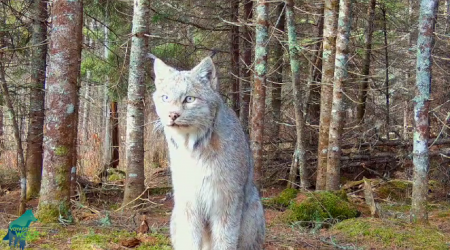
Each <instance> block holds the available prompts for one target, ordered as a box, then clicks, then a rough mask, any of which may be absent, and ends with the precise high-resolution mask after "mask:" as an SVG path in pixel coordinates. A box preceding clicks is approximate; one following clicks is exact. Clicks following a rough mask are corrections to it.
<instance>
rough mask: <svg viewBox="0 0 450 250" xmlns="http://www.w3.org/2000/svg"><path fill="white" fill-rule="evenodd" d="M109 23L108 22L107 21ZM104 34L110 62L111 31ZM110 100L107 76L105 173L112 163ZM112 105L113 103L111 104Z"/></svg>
mask: <svg viewBox="0 0 450 250" xmlns="http://www.w3.org/2000/svg"><path fill="white" fill-rule="evenodd" d="M105 23H107V20H105ZM103 34H104V36H105V38H104V39H105V48H104V50H103V57H104V58H105V60H106V61H107V60H108V57H109V30H108V28H107V27H106V25H105V27H104V29H103ZM110 102H111V101H110V99H109V77H108V76H106V79H105V84H104V85H103V118H104V119H105V131H104V134H103V145H102V146H103V171H107V169H108V168H109V167H110V165H111V161H112V150H111V149H112V133H111V132H112V126H111V107H110ZM111 103H112V102H111Z"/></svg>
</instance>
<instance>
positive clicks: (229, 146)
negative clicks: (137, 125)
mask: <svg viewBox="0 0 450 250" xmlns="http://www.w3.org/2000/svg"><path fill="white" fill-rule="evenodd" d="M154 71H155V85H156V91H155V92H154V94H153V100H154V103H155V106H156V112H157V114H158V116H159V119H160V123H161V125H162V127H163V130H164V134H165V137H166V140H167V143H168V146H169V154H170V169H171V173H172V184H173V190H174V201H175V204H174V208H173V211H172V217H171V222H170V234H171V240H172V244H173V247H174V249H176V250H180V249H183V250H184V249H188V250H190V249H205V250H206V249H214V250H222V249H241V250H252V249H254V250H257V249H262V248H263V243H264V234H265V220H264V212H263V208H262V205H261V200H260V197H259V194H258V191H257V189H256V187H255V185H254V183H253V160H252V156H251V152H250V149H249V145H248V142H247V140H246V136H245V134H244V132H243V129H242V127H241V125H240V123H239V120H238V118H237V116H236V114H235V113H234V112H233V111H232V110H231V109H230V108H228V106H227V105H226V104H224V103H223V101H222V99H221V97H220V95H219V93H218V92H217V88H218V79H217V75H216V69H215V66H214V63H213V62H212V59H211V58H209V57H207V58H205V59H204V60H202V62H200V64H198V65H197V66H196V67H194V68H193V69H192V70H189V71H178V70H176V69H174V68H172V67H170V66H167V65H166V64H165V63H164V62H162V61H161V60H160V59H157V58H156V59H155V63H154Z"/></svg>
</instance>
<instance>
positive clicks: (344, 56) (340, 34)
mask: <svg viewBox="0 0 450 250" xmlns="http://www.w3.org/2000/svg"><path fill="white" fill-rule="evenodd" d="M352 2H353V0H340V3H339V19H338V31H337V39H336V59H335V69H334V86H333V103H332V106H331V121H330V137H329V144H328V160H327V181H326V189H327V190H339V183H340V177H341V174H340V167H341V166H340V161H341V154H342V152H341V137H342V127H343V125H344V124H343V119H344V114H345V111H344V103H343V100H342V97H343V89H344V85H345V82H346V80H347V75H348V51H349V49H348V44H349V38H350V28H351V20H352V17H351V9H352Z"/></svg>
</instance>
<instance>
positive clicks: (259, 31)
mask: <svg viewBox="0 0 450 250" xmlns="http://www.w3.org/2000/svg"><path fill="white" fill-rule="evenodd" d="M257 3H258V5H257V7H256V15H257V17H256V32H255V37H256V45H255V74H254V86H253V100H252V102H253V107H252V109H253V110H252V130H251V135H252V140H251V142H252V143H251V145H252V151H253V157H254V160H255V180H256V183H257V185H258V186H259V187H261V184H262V177H263V174H262V165H263V144H264V140H263V139H264V137H263V136H264V114H265V101H266V77H267V44H268V40H269V34H268V29H269V22H268V5H269V4H268V3H267V2H266V1H265V0H258V2H257Z"/></svg>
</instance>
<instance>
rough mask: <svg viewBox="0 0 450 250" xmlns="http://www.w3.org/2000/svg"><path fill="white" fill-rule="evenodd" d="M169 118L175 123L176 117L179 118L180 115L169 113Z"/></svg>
mask: <svg viewBox="0 0 450 250" xmlns="http://www.w3.org/2000/svg"><path fill="white" fill-rule="evenodd" d="M169 117H170V119H172V121H175V120H176V119H177V118H178V117H180V114H179V113H177V112H170V113H169Z"/></svg>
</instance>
